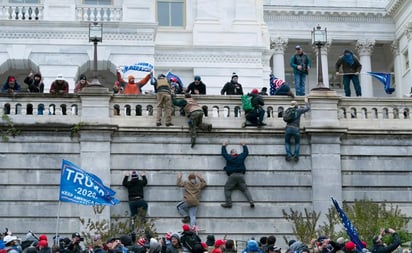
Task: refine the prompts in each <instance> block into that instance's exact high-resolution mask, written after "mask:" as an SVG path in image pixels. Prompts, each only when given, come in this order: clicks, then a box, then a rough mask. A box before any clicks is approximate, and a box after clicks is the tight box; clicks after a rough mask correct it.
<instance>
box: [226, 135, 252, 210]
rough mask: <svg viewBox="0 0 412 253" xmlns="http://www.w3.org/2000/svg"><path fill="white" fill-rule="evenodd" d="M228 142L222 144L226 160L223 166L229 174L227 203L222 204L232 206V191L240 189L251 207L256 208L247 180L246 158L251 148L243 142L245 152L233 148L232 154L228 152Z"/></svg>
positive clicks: (227, 206)
mask: <svg viewBox="0 0 412 253" xmlns="http://www.w3.org/2000/svg"><path fill="white" fill-rule="evenodd" d="M227 145H228V142H227V141H225V142H223V144H222V151H221V153H222V156H223V157H224V158H225V160H226V166H225V167H224V168H223V169H224V170H225V171H226V174H227V175H228V179H227V181H226V184H225V191H224V193H225V203H223V204H221V206H222V207H224V208H231V207H232V191H233V190H235V189H239V190H240V191H241V192H242V193H243V194H244V195H245V196H246V198H247V200H248V201H249V204H250V207H251V208H254V207H255V203H254V202H253V198H252V195H251V194H250V192H249V189H248V187H247V184H246V181H245V173H246V166H245V159H246V157H247V156H248V155H249V149H248V148H247V146H246V143H244V142H242V143H240V145H242V147H243V152H242V153H240V154H238V152H237V150H236V149H231V150H230V154H228V153H227V149H226V146H227Z"/></svg>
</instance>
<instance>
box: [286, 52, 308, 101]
mask: <svg viewBox="0 0 412 253" xmlns="http://www.w3.org/2000/svg"><path fill="white" fill-rule="evenodd" d="M295 49H296V53H295V54H294V55H292V57H290V66H291V67H292V68H293V75H294V78H295V90H296V96H305V89H306V87H305V82H306V76H307V75H308V74H309V70H310V67H311V60H310V58H309V56H308V55H307V54H305V53H304V52H303V48H302V47H301V46H299V45H297V46H296V47H295Z"/></svg>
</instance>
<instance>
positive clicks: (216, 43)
mask: <svg viewBox="0 0 412 253" xmlns="http://www.w3.org/2000/svg"><path fill="white" fill-rule="evenodd" d="M0 3H1V5H0V8H1V9H0V23H1V32H0V38H1V39H0V44H1V47H0V80H1V82H3V81H4V80H5V79H6V77H7V76H8V75H10V74H13V75H16V77H17V80H18V81H20V82H21V83H22V82H23V79H24V77H25V75H26V74H28V73H29V72H30V71H35V72H37V71H39V72H41V73H42V75H43V77H44V80H45V84H46V89H45V90H46V92H48V87H49V86H50V83H51V82H52V81H53V80H54V78H55V77H56V76H57V75H58V74H60V73H61V74H63V75H64V77H65V78H66V79H67V80H68V81H69V83H70V88H71V90H73V88H74V83H75V81H76V80H77V79H78V77H79V75H80V74H82V73H86V74H87V75H88V76H89V78H90V77H91V75H92V74H93V59H94V54H93V52H94V51H93V44H92V43H91V42H89V37H88V33H89V23H90V22H92V21H96V22H99V23H103V41H102V42H101V43H98V46H97V55H98V57H97V60H98V76H99V80H100V82H102V83H103V84H104V85H105V86H107V87H108V88H111V87H112V84H113V82H114V80H115V72H116V68H118V67H119V66H122V65H129V64H133V63H136V62H140V61H145V62H149V63H152V64H153V65H154V66H155V71H156V73H157V74H158V73H160V72H167V71H169V70H171V71H173V72H174V73H176V74H178V75H179V76H180V77H181V78H182V79H183V81H184V83H185V84H186V85H187V84H189V83H190V82H191V81H192V80H193V76H194V75H201V77H202V80H203V81H204V82H205V83H206V85H207V87H208V91H207V93H208V94H219V93H220V89H221V88H222V86H223V85H224V83H225V82H227V81H229V80H230V76H231V74H232V72H236V73H237V74H238V75H239V82H240V83H242V84H243V86H244V89H245V91H246V92H248V91H250V89H251V88H254V87H257V88H260V87H262V86H268V76H269V74H270V73H271V72H273V73H274V74H275V75H277V76H279V77H281V78H285V79H286V80H287V81H289V82H290V83H291V84H292V87H293V86H294V85H293V81H292V80H293V78H292V70H291V68H290V66H289V58H290V56H291V55H292V54H293V53H294V48H295V45H297V44H299V45H301V46H302V47H303V48H304V51H305V52H306V53H307V54H308V55H310V57H311V58H312V62H313V66H312V70H311V72H310V74H309V77H308V80H307V85H306V86H307V87H306V90H307V93H308V92H309V90H310V89H311V88H314V87H316V85H317V71H316V65H317V61H316V52H317V50H315V49H314V48H312V45H311V31H312V29H313V28H314V27H316V26H317V25H318V24H319V25H320V26H322V27H326V28H327V31H328V36H327V38H328V43H327V45H326V46H325V47H324V48H323V49H322V62H323V64H322V69H323V71H322V72H323V77H324V84H325V85H326V86H330V87H331V88H332V89H336V90H337V91H338V93H339V94H343V90H342V87H341V85H340V83H341V80H340V78H341V77H336V75H335V61H336V59H337V57H338V56H339V55H340V54H342V51H343V49H344V48H349V49H352V50H353V51H354V52H355V54H356V55H358V56H359V58H360V61H361V63H362V64H363V69H362V74H361V86H362V91H363V96H364V97H387V96H392V97H403V96H405V95H406V94H409V92H410V88H411V86H412V73H411V70H410V69H411V67H410V62H411V58H412V54H411V53H410V52H411V51H412V35H411V34H412V2H411V1H409V0H348V1H336V0H303V1H302V0H300V1H297V0H289V1H287V2H285V1H283V0H224V1H218V0H144V1H143V0H141V1H136V0H64V1H62V0H0ZM367 71H375V72H392V73H393V85H394V86H395V88H396V91H395V93H393V94H392V95H387V94H385V92H384V90H383V88H382V84H381V83H380V82H379V81H377V80H374V79H373V78H372V77H371V76H370V75H368V74H366V72H367ZM144 89H145V90H146V91H149V90H152V87H150V85H147V86H146V87H145V88H144Z"/></svg>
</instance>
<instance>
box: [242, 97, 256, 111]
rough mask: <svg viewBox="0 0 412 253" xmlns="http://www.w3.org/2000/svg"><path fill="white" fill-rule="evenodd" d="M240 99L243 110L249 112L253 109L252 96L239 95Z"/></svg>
mask: <svg viewBox="0 0 412 253" xmlns="http://www.w3.org/2000/svg"><path fill="white" fill-rule="evenodd" d="M240 99H241V100H242V109H243V110H244V111H245V112H250V111H251V110H253V106H252V97H251V96H248V95H242V96H241V97H240Z"/></svg>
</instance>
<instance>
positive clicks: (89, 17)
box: [76, 5, 123, 22]
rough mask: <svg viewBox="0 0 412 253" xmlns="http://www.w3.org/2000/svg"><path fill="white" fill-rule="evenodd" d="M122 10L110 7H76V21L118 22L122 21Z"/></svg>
mask: <svg viewBox="0 0 412 253" xmlns="http://www.w3.org/2000/svg"><path fill="white" fill-rule="evenodd" d="M122 12H123V11H122V8H119V7H114V6H111V5H108V6H105V5H99V6H90V5H80V6H77V7H76V19H77V20H79V21H95V22H113V21H114V22H119V21H121V19H122Z"/></svg>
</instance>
